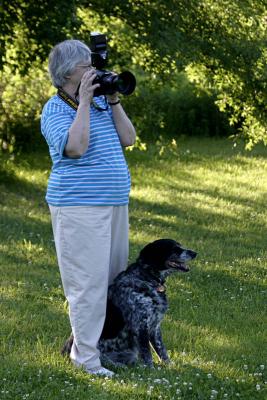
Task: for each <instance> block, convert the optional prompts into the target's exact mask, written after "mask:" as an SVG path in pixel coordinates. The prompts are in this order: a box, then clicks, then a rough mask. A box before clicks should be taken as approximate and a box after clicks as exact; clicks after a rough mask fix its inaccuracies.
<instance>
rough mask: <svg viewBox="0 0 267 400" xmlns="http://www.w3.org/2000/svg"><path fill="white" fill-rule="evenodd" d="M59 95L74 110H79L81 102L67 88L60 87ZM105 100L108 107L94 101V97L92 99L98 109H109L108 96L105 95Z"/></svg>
mask: <svg viewBox="0 0 267 400" xmlns="http://www.w3.org/2000/svg"><path fill="white" fill-rule="evenodd" d="M57 95H58V97H60V98H61V100H63V101H64V102H65V103H66V104H68V105H69V106H70V107H71V108H73V110H75V111H77V108H78V105H79V102H78V101H77V100H75V99H74V98H73V97H71V96H69V95H68V93H66V92H65V90H63V89H62V88H58V91H57ZM105 102H106V107H105V108H102V107H100V106H99V105H98V104H97V103H96V102H95V101H94V99H93V100H92V104H93V106H94V107H95V108H96V109H97V110H98V111H107V109H108V105H107V99H106V96H105Z"/></svg>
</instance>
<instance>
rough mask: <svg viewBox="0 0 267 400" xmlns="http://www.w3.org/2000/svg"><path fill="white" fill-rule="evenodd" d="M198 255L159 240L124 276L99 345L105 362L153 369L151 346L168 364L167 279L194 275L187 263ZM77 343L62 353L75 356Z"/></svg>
mask: <svg viewBox="0 0 267 400" xmlns="http://www.w3.org/2000/svg"><path fill="white" fill-rule="evenodd" d="M196 255H197V253H196V252H195V251H192V250H188V249H184V248H183V247H182V246H181V245H180V243H177V242H176V241H174V240H172V239H160V240H156V241H154V242H152V243H149V244H148V245H147V246H145V247H144V248H143V250H141V252H140V254H139V257H138V258H137V260H136V262H135V263H133V264H131V265H130V266H129V267H128V269H127V270H126V271H124V272H122V273H120V274H119V275H118V276H117V278H116V279H115V281H114V283H113V284H112V285H111V286H110V287H109V292H108V304H107V314H106V321H105V326H104V329H103V332H102V335H101V339H100V341H99V350H100V353H101V359H102V362H108V363H110V364H113V365H114V364H115V365H132V364H135V363H136V362H137V361H138V359H139V358H140V359H141V362H142V363H143V364H145V365H147V366H152V365H153V362H152V354H151V350H150V344H151V345H152V347H153V348H154V350H155V351H156V353H157V355H158V357H159V358H160V359H161V360H162V361H164V362H168V361H169V358H168V355H167V351H166V348H165V346H164V344H163V340H162V335H161V330H160V323H161V321H162V319H163V317H164V314H165V313H166V311H167V308H168V303H167V297H166V293H165V286H164V283H165V280H166V277H167V276H168V275H169V274H171V273H172V272H175V271H182V272H187V271H189V268H188V266H187V265H186V263H187V262H189V261H191V260H192V259H194V258H195V257H196ZM72 341H73V338H72V336H70V338H69V339H68V340H67V342H66V343H65V345H64V347H63V350H62V353H63V354H64V353H68V354H69V353H70V350H71V346H72Z"/></svg>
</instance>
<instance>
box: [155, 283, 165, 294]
mask: <svg viewBox="0 0 267 400" xmlns="http://www.w3.org/2000/svg"><path fill="white" fill-rule="evenodd" d="M156 290H157V292H159V293H164V292H165V290H166V288H165V286H164V285H159V286H158V287H157V289H156Z"/></svg>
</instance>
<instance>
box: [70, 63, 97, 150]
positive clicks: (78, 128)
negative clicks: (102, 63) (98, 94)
mask: <svg viewBox="0 0 267 400" xmlns="http://www.w3.org/2000/svg"><path fill="white" fill-rule="evenodd" d="M95 77H96V74H95V71H94V70H89V71H87V72H86V73H85V74H84V75H83V77H82V80H81V85H80V89H79V98H80V99H79V100H80V101H79V106H78V109H77V113H76V116H75V119H74V121H73V123H72V125H71V127H70V129H69V137H68V141H67V144H66V146H65V154H66V155H67V156H68V157H71V158H79V157H81V156H82V155H83V154H84V153H85V152H86V150H87V149H88V146H89V142H90V103H91V101H92V98H93V94H94V90H95V89H96V88H97V87H99V84H95V85H92V82H93V80H94V79H95Z"/></svg>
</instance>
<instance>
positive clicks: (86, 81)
mask: <svg viewBox="0 0 267 400" xmlns="http://www.w3.org/2000/svg"><path fill="white" fill-rule="evenodd" d="M95 78H96V72H95V69H94V68H92V69H89V70H88V71H86V72H85V73H84V74H83V77H82V79H81V85H80V89H79V103H80V104H81V105H90V103H91V101H92V98H93V96H94V91H95V89H96V88H98V87H99V86H100V85H99V83H95V84H94V85H93V80H94V79H95Z"/></svg>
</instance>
